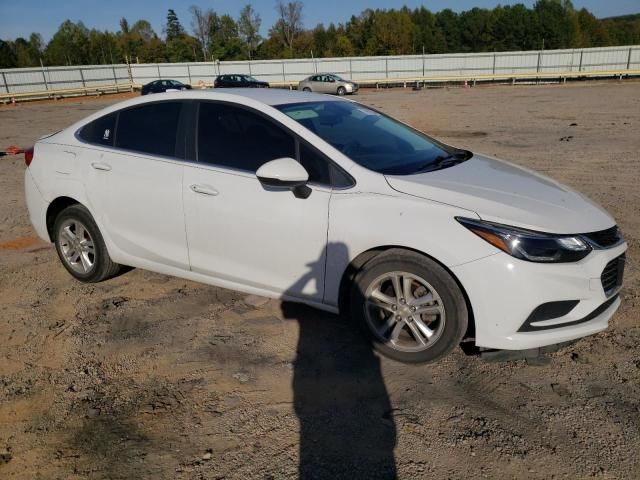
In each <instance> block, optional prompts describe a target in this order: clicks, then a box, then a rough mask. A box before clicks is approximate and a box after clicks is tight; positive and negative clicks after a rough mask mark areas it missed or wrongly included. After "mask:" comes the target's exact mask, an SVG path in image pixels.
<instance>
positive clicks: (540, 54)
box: [536, 50, 542, 73]
mask: <svg viewBox="0 0 640 480" xmlns="http://www.w3.org/2000/svg"><path fill="white" fill-rule="evenodd" d="M541 60H542V50H540V51H539V52H538V66H537V67H536V72H537V73H540V61H541Z"/></svg>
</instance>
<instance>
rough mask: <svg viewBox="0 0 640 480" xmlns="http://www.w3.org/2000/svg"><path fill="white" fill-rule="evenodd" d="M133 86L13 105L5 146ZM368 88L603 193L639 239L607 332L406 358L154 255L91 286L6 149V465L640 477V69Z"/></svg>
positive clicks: (0, 357)
mask: <svg viewBox="0 0 640 480" xmlns="http://www.w3.org/2000/svg"><path fill="white" fill-rule="evenodd" d="M122 97H123V96H120V97H119V98H118V97H115V96H112V97H106V98H101V99H83V100H78V99H73V100H64V101H59V102H40V103H32V104H24V105H18V106H17V107H12V106H4V107H0V146H1V147H6V146H8V145H10V144H18V145H30V144H31V143H32V142H33V141H34V140H35V139H36V138H37V137H39V136H40V135H42V134H45V133H47V132H52V131H55V130H58V129H60V128H63V127H65V126H67V125H69V124H70V123H71V122H72V121H75V120H77V119H79V118H82V117H84V116H86V115H88V114H89V113H90V112H92V111H95V110H97V109H100V108H102V107H104V106H106V105H108V104H110V103H112V102H114V101H117V100H118V99H121V98H122ZM357 100H359V101H361V102H364V103H366V104H370V105H374V106H376V107H378V108H380V109H382V110H383V111H385V112H388V113H390V114H392V115H397V116H398V117H400V118H401V119H403V120H405V121H407V122H409V123H411V124H413V125H414V126H416V127H417V128H419V129H422V130H424V131H426V132H429V133H431V134H433V135H434V136H436V137H438V138H441V139H442V140H444V141H446V142H448V143H451V144H454V145H459V146H462V147H465V148H469V149H471V150H474V151H478V152H483V153H487V154H490V155H495V156H498V157H502V158H506V159H510V160H512V161H514V162H516V163H519V164H521V165H525V166H527V167H530V168H533V169H535V170H537V171H540V172H542V173H545V174H548V175H550V176H552V177H554V178H555V179H557V180H560V181H562V182H564V183H566V184H568V185H570V186H572V187H575V188H577V189H579V190H580V191H581V192H583V193H585V194H586V195H588V196H589V197H591V198H592V199H594V200H596V201H597V202H599V203H600V204H602V205H603V206H604V207H606V208H607V209H608V210H609V212H611V213H612V214H613V215H614V216H615V217H616V219H617V221H618V222H619V225H620V226H621V228H622V229H623V232H624V233H625V235H626V237H627V239H628V242H629V245H630V250H629V252H628V254H627V255H628V268H627V274H626V283H625V288H624V290H623V292H622V306H621V308H620V310H619V311H618V313H617V314H616V316H615V317H614V319H613V321H612V323H611V325H610V328H609V329H608V330H607V331H606V332H603V333H601V334H599V335H596V336H593V337H589V338H586V339H583V340H580V341H579V342H577V343H575V344H573V345H570V346H568V347H565V348H563V349H562V350H560V351H558V352H556V353H553V354H551V355H549V356H548V357H547V358H543V359H539V360H531V361H522V360H521V361H513V362H502V363H489V362H486V361H484V360H482V359H480V358H478V357H477V356H467V355H465V354H464V353H463V352H462V351H459V350H458V351H456V352H454V354H453V355H451V356H449V357H448V358H446V359H445V360H443V361H441V362H439V363H437V364H435V365H427V366H406V365H401V364H398V363H395V362H393V361H389V360H387V359H384V358H380V357H378V356H377V355H376V354H374V353H372V352H371V350H370V349H369V347H368V346H367V344H366V343H364V342H363V341H361V340H360V336H359V335H358V333H357V332H356V331H355V330H354V328H353V327H351V325H350V324H349V322H346V321H344V320H342V319H339V318H337V317H334V316H331V315H328V314H325V313H321V312H318V311H314V310H312V309H309V308H305V307H301V306H296V305H291V304H281V303H280V302H276V301H266V300H264V299H260V298H256V297H246V296H245V295H243V294H239V293H237V292H232V291H228V290H223V289H217V288H212V287H207V286H203V285H199V284H196V283H191V282H186V281H183V280H179V279H175V278H169V277H165V276H162V275H157V274H153V273H149V272H145V271H142V270H133V271H130V272H128V273H126V274H124V275H122V276H120V277H118V278H115V279H112V280H110V281H107V282H105V283H101V284H97V285H83V284H80V283H78V282H75V281H74V280H72V279H71V277H70V276H69V275H68V274H67V273H66V271H65V270H64V269H63V268H62V266H61V265H60V264H59V262H58V259H57V257H56V254H55V252H54V249H53V248H52V247H51V246H49V245H47V244H45V243H43V242H41V241H39V240H37V239H36V238H34V233H33V231H32V229H31V226H30V224H29V220H28V217H27V211H26V206H25V203H24V195H23V185H22V175H23V168H24V164H23V160H22V158H21V157H20V158H18V157H4V158H0V198H1V200H0V478H4V479H13V478H29V479H31V478H42V479H65V480H66V479H79V478H95V479H98V478H110V479H111V478H114V479H115V478H122V479H132V478H153V479H165V478H167V479H169V478H177V479H192V478H203V479H214V478H216V479H217V478H239V479H253V478H256V479H257V478H260V479H262V478H274V479H280V478H297V477H298V476H299V475H301V476H303V477H304V478H318V479H335V478H364V479H374V478H393V476H394V472H397V475H398V477H400V478H407V479H409V478H411V479H412V478H471V477H487V478H533V479H536V478H539V479H548V478H584V477H591V476H595V477H600V478H628V479H635V478H640V458H639V457H638V448H639V445H640V404H639V401H640V325H639V321H638V320H639V317H640V308H639V307H640V273H639V267H640V264H639V262H638V258H640V256H639V254H640V243H639V239H640V158H639V153H638V152H640V83H638V82H632V81H627V82H622V83H619V82H602V83H584V84H583V83H570V84H566V85H548V86H516V87H511V86H495V87H476V88H466V89H465V88H452V89H448V88H444V89H428V90H423V91H415V92H414V91H412V90H410V89H408V90H401V89H396V90H381V91H377V92H375V91H363V92H362V93H361V94H360V95H358V97H357ZM36 161H46V159H36Z"/></svg>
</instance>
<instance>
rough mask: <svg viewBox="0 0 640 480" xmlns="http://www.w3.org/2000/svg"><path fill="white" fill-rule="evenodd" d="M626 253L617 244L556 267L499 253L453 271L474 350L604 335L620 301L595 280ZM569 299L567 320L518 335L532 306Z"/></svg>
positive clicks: (534, 345)
mask: <svg viewBox="0 0 640 480" xmlns="http://www.w3.org/2000/svg"><path fill="white" fill-rule="evenodd" d="M626 249H627V245H626V244H622V245H618V246H617V247H615V248H611V249H608V250H594V251H593V252H591V253H590V254H589V255H588V256H587V257H585V258H584V259H583V260H581V261H579V262H575V263H556V264H544V263H532V262H525V261H522V260H518V259H516V258H513V257H511V256H509V255H507V254H506V253H503V252H499V253H496V254H495V255H491V256H489V257H485V258H482V259H480V260H476V261H473V262H469V263H466V264H463V265H459V266H457V267H453V268H452V271H453V273H454V274H455V275H456V276H457V277H458V279H459V280H460V282H461V283H462V285H463V287H464V288H465V290H466V292H467V295H468V297H469V301H470V302H471V306H472V308H473V314H474V319H475V329H476V333H475V338H476V346H478V347H486V348H496V349H504V350H523V349H528V348H538V347H544V346H547V345H553V344H556V343H561V342H566V341H570V340H574V339H577V338H580V337H584V336H587V335H592V334H594V333H597V332H600V331H602V330H605V329H606V328H607V326H608V322H609V319H610V318H611V316H612V315H613V314H614V313H615V311H616V310H617V309H618V307H619V306H620V299H619V298H617V297H616V298H614V297H615V296H616V292H610V294H609V295H608V296H607V294H605V291H604V288H603V287H602V282H601V279H600V276H601V274H602V271H603V270H604V268H605V266H606V265H607V263H608V262H609V261H611V260H613V259H615V258H617V257H619V256H620V255H622V254H623V253H624V252H625V250H626ZM570 300H577V301H578V303H577V305H576V306H575V307H574V308H573V309H572V310H571V311H570V312H569V313H567V314H566V315H563V316H561V317H558V318H554V319H550V320H546V321H544V322H540V323H539V325H544V327H545V328H543V329H538V330H535V331H518V330H520V328H521V327H522V325H523V324H524V322H525V321H526V320H527V318H528V317H529V315H531V313H532V312H533V311H534V309H536V307H538V306H540V305H542V304H544V303H548V302H561V301H570ZM606 302H608V303H606ZM605 303H606V304H605Z"/></svg>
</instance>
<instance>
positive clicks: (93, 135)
mask: <svg viewBox="0 0 640 480" xmlns="http://www.w3.org/2000/svg"><path fill="white" fill-rule="evenodd" d="M116 116H117V112H116V113H110V114H109V115H105V116H104V117H100V118H98V119H97V120H94V121H93V122H91V123H87V124H86V125H85V126H84V127H82V129H81V130H80V132H79V134H78V135H79V137H80V138H81V139H82V140H84V141H85V142H87V143H93V144H95V145H104V146H106V147H113V137H114V136H115V132H116Z"/></svg>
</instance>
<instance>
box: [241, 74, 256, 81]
mask: <svg viewBox="0 0 640 480" xmlns="http://www.w3.org/2000/svg"><path fill="white" fill-rule="evenodd" d="M244 79H245V80H246V81H247V82H257V81H258V80H256V79H255V78H253V77H252V76H250V75H245V76H244Z"/></svg>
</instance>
